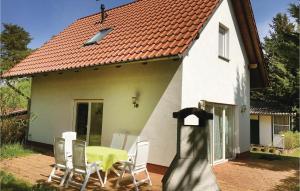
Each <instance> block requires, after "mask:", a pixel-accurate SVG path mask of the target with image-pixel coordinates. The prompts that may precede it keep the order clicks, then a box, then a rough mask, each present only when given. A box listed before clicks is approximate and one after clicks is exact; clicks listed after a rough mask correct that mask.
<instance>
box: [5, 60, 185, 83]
mask: <svg viewBox="0 0 300 191" xmlns="http://www.w3.org/2000/svg"><path fill="white" fill-rule="evenodd" d="M182 57H183V56H182V55H181V54H178V55H173V56H162V57H157V58H150V59H140V60H132V61H124V62H116V63H111V64H101V63H100V64H95V65H91V66H84V67H73V68H67V69H62V70H49V71H45V72H36V73H27V74H21V75H11V76H1V78H2V79H7V80H10V79H15V78H25V77H34V76H35V75H39V74H44V75H47V74H49V73H63V72H66V71H78V70H81V69H96V68H97V69H98V68H100V67H103V66H115V67H117V66H124V65H127V64H136V63H150V62H159V61H167V60H180V59H181V58H182Z"/></svg>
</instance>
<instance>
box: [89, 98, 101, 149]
mask: <svg viewBox="0 0 300 191" xmlns="http://www.w3.org/2000/svg"><path fill="white" fill-rule="evenodd" d="M102 114H103V103H92V104H91V126H90V138H89V145H101V134H102Z"/></svg>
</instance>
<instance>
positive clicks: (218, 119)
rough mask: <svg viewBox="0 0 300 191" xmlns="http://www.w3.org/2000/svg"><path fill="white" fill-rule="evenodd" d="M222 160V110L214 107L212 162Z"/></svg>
mask: <svg viewBox="0 0 300 191" xmlns="http://www.w3.org/2000/svg"><path fill="white" fill-rule="evenodd" d="M222 158H223V109H222V108H220V107H215V115H214V161H217V160H221V159H222Z"/></svg>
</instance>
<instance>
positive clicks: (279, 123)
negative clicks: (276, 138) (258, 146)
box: [273, 116, 290, 134]
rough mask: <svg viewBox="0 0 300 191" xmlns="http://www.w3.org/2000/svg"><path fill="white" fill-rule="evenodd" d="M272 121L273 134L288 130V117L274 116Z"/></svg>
mask: <svg viewBox="0 0 300 191" xmlns="http://www.w3.org/2000/svg"><path fill="white" fill-rule="evenodd" d="M273 120H274V121H273V126H274V134H280V132H285V131H288V130H290V122H289V116H274V117H273Z"/></svg>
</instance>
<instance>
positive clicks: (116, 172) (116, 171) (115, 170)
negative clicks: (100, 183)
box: [111, 167, 120, 176]
mask: <svg viewBox="0 0 300 191" xmlns="http://www.w3.org/2000/svg"><path fill="white" fill-rule="evenodd" d="M111 170H112V171H113V172H114V173H115V174H116V175H117V176H120V173H119V172H118V170H117V169H115V168H114V167H111Z"/></svg>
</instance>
